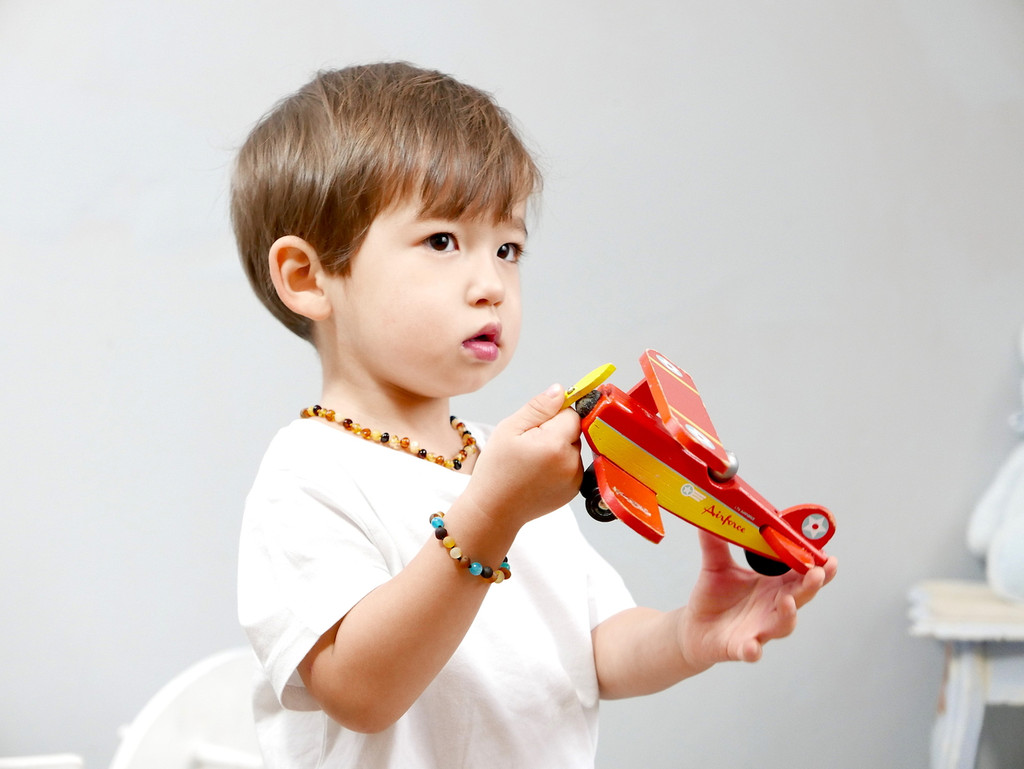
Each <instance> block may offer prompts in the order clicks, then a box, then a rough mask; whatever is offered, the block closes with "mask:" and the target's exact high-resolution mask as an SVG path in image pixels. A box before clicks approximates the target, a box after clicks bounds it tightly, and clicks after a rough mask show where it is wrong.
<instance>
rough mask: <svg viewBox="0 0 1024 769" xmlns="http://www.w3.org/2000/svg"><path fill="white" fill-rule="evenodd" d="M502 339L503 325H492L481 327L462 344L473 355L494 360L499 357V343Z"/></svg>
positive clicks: (481, 358)
mask: <svg viewBox="0 0 1024 769" xmlns="http://www.w3.org/2000/svg"><path fill="white" fill-rule="evenodd" d="M500 340H501V327H500V326H496V325H490V326H485V327H484V328H482V329H480V332H479V333H478V334H477V335H476V336H471V337H470V338H469V339H467V340H466V341H464V342H463V343H462V346H463V348H464V349H466V350H468V351H469V352H470V353H472V355H473V357H475V358H477V359H479V360H484V361H492V360H495V359H496V358H497V357H498V344H499V342H500Z"/></svg>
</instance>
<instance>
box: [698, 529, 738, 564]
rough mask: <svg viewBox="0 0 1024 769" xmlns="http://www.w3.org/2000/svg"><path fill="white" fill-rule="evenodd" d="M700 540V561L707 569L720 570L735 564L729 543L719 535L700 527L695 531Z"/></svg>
mask: <svg viewBox="0 0 1024 769" xmlns="http://www.w3.org/2000/svg"><path fill="white" fill-rule="evenodd" d="M697 536H698V539H699V541H700V550H701V561H702V563H703V564H704V568H705V569H707V570H708V571H721V570H722V569H727V568H730V567H732V566H735V564H734V563H733V560H732V554H731V553H730V552H729V544H728V543H727V542H726V541H725V540H724V539H721V538H720V537H716V536H715V535H714V534H712V533H710V532H708V531H705V530H704V529H700V530H698V532H697Z"/></svg>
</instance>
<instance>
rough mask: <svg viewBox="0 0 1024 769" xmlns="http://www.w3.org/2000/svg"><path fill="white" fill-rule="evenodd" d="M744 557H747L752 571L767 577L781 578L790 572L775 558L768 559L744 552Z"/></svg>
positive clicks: (747, 551) (750, 552)
mask: <svg viewBox="0 0 1024 769" xmlns="http://www.w3.org/2000/svg"><path fill="white" fill-rule="evenodd" d="M743 555H745V556H746V558H747V563H748V564H750V568H751V569H753V570H754V571H756V572H757V573H758V574H763V575H765V576H766V577H779V576H781V575H783V574H785V573H786V572H787V571H789V567H788V566H787V565H786V564H784V563H783V562H782V561H776V560H775V559H774V558H768V557H766V556H763V555H761V554H760V553H755V552H752V551H750V550H744V551H743Z"/></svg>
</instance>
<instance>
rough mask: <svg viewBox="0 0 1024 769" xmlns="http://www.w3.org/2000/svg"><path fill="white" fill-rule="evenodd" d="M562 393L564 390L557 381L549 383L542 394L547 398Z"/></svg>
mask: <svg viewBox="0 0 1024 769" xmlns="http://www.w3.org/2000/svg"><path fill="white" fill-rule="evenodd" d="M564 393H565V391H564V390H563V389H562V385H560V384H557V383H555V384H553V385H551V387H549V388H548V389H547V390H545V391H544V394H545V395H546V396H548V397H549V398H554V397H555V396H556V395H563V394H564Z"/></svg>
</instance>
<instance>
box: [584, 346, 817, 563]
mask: <svg viewBox="0 0 1024 769" xmlns="http://www.w3.org/2000/svg"><path fill="white" fill-rule="evenodd" d="M640 366H641V367H642V368H643V371H644V379H642V380H641V381H640V382H638V383H637V384H636V385H634V386H633V388H632V389H631V390H630V391H629V393H628V394H627V393H624V392H623V391H622V390H620V389H619V388H617V387H615V386H614V385H611V384H600V383H601V382H602V381H604V379H605V378H606V377H607V376H608V375H609V374H610V373H611V371H613V370H614V368H613V367H611V366H605V367H602V368H601V369H597V370H595V371H594V372H592V373H591V374H590V375H588V377H586V378H584V379H583V380H581V382H580V384H578V385H577V386H576V387H573V388H571V389H570V390H569V391H568V392H567V393H566V404H567V405H568V404H570V403H574V404H575V405H574V407H575V409H576V411H577V412H578V413H579V415H580V417H581V418H582V427H583V434H584V435H585V436H586V438H587V443H589V444H590V448H591V449H592V450H593V452H594V464H593V465H592V466H591V467H590V468H589V469H588V470H587V472H586V474H585V476H584V480H583V485H582V486H581V488H580V494H582V495H583V497H584V498H585V499H586V507H587V512H588V513H590V515H591V516H592V517H593V518H595V519H597V520H599V521H610V520H614V519H615V518H618V519H619V520H621V521H622V522H623V523H625V524H626V525H627V526H629V527H630V528H631V529H633V530H634V531H636V532H637V533H639V534H641V535H643V536H644V537H646V538H647V539H649V540H651V541H652V542H660V541H661V539H662V537H664V536H665V528H664V526H663V525H662V522H661V512H660V509H659V508H664V509H665V510H667V511H668V512H670V513H673V514H674V515H677V516H679V517H680V518H682V519H683V520H686V521H689V522H690V523H692V524H693V525H694V526H699V527H700V528H702V529H706V530H707V531H709V532H711V533H712V534H715V535H717V536H719V537H721V538H722V539H725V540H727V541H729V542H732V543H734V544H736V545H738V546H740V547H741V548H743V550H744V551H745V554H746V557H747V562H748V563H749V564H750V567H751V568H752V569H754V570H755V571H757V572H759V573H761V574H766V575H769V576H775V575H779V574H784V573H786V572H787V571H789V570H790V569H795V570H797V571H799V572H801V573H804V572H806V571H807V570H808V569H810V568H811V567H813V566H821V565H823V564H824V563H825V560H826V556H825V554H824V553H823V552H822V551H821V547H822V546H823V545H824V544H825V543H826V542H828V541H829V540H830V539H831V538H832V535H833V534H834V533H835V519H834V518H833V517H832V513H830V512H829V511H828V510H826V509H825V508H824V507H820V506H818V505H800V506H797V507H791V508H788V509H787V510H783V511H782V512H779V511H778V510H776V509H775V508H774V507H772V505H771V504H770V503H769V502H768V501H767V500H766V499H765V498H764V497H762V496H761V495H760V494H758V493H757V492H756V491H754V489H753V488H751V487H750V486H749V485H748V484H747V483H746V482H745V481H743V479H741V478H740V477H739V476H738V475H736V471H737V469H738V464H737V462H736V458H735V456H733V454H732V453H731V452H729V451H726V450H725V448H724V447H723V446H722V443H721V441H719V439H718V434H717V433H716V432H715V428H714V426H713V425H712V424H711V418H710V417H709V416H708V412H707V409H705V408H704V401H703V400H701V397H700V393H699V392H698V391H697V388H696V386H695V385H694V383H693V380H692V379H691V378H690V376H689V375H688V374H687V373H686V372H685V371H683V370H681V369H680V368H678V367H677V366H676V365H675V364H673V363H672V362H671V361H669V360H668V359H667V358H665V357H664V356H663V355H661V354H660V353H658V352H655V351H654V350H647V351H646V352H645V353H644V354H643V355H642V356H641V358H640Z"/></svg>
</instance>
